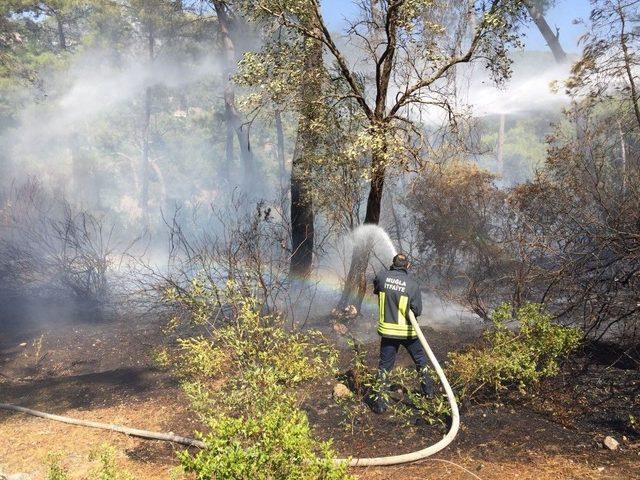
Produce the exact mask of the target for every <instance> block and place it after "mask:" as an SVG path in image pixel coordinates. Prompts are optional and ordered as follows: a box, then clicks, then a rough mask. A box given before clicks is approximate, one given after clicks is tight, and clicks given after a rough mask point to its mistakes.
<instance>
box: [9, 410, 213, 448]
mask: <svg viewBox="0 0 640 480" xmlns="http://www.w3.org/2000/svg"><path fill="white" fill-rule="evenodd" d="M0 409H3V410H13V411H15V412H21V413H26V414H28V415H33V416H35V417H41V418H46V419H48V420H54V421H56V422H62V423H68V424H69V425H78V426H81V427H90V428H99V429H101V430H111V431H112V432H119V433H124V434H125V435H129V436H132V437H140V438H146V439H149V440H160V441H163V442H173V443H180V444H182V445H187V446H190V447H198V448H204V447H205V444H204V442H202V441H200V440H196V439H194V438H189V437H182V436H180V435H174V434H173V433H161V432H150V431H148V430H140V429H138V428H128V427H123V426H121V425H113V424H109V423H100V422H92V421H90V420H79V419H77V418H71V417H64V416H62V415H53V414H51V413H45V412H40V411H38V410H32V409H30V408H25V407H19V406H17V405H11V404H9V403H0Z"/></svg>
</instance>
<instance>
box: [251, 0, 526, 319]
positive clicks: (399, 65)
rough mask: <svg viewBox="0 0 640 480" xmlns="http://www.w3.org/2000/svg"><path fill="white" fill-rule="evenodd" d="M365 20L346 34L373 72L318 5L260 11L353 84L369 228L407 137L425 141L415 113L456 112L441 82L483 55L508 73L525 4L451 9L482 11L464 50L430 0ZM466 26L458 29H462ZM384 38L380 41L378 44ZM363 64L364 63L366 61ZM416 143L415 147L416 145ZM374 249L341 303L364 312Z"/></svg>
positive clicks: (356, 267)
mask: <svg viewBox="0 0 640 480" xmlns="http://www.w3.org/2000/svg"><path fill="white" fill-rule="evenodd" d="M358 5H359V7H360V13H361V14H360V16H359V17H358V18H357V19H356V20H354V21H353V22H352V24H351V26H350V28H349V30H348V32H349V33H348V35H349V36H350V38H351V40H352V41H353V42H354V43H355V44H358V45H359V46H360V48H361V52H362V53H363V55H364V56H365V57H366V58H367V62H366V64H368V65H372V71H370V72H357V71H355V70H354V68H353V67H352V65H351V64H350V62H349V61H348V60H347V55H346V54H345V53H344V51H342V50H341V49H340V48H339V47H338V45H337V44H336V42H335V40H334V38H333V35H332V34H331V33H330V31H329V29H328V27H327V25H326V23H325V21H324V18H323V16H322V13H321V9H320V4H319V1H318V0H299V1H295V2H288V3H287V4H286V6H283V5H282V3H281V2H274V1H268V0H262V1H260V2H258V6H259V8H260V9H262V10H263V11H265V12H267V13H269V14H271V15H273V16H274V17H276V18H277V19H278V20H279V21H280V22H281V24H282V25H284V26H286V27H287V28H290V29H293V30H295V31H297V32H299V33H301V34H303V35H305V36H307V37H308V38H311V39H314V40H317V41H320V42H321V43H322V45H323V46H324V48H325V49H326V51H327V52H328V53H329V55H331V57H332V60H333V62H334V63H335V65H336V68H335V74H336V76H338V77H339V78H340V80H341V81H342V82H344V83H345V84H346V85H347V86H348V92H347V94H346V95H344V97H343V98H342V99H340V100H342V101H353V102H355V103H356V104H357V105H358V107H359V109H360V112H361V114H362V115H363V116H364V118H365V125H364V130H363V132H362V135H361V145H363V146H366V150H367V152H368V155H369V156H370V163H369V167H368V172H367V177H368V178H369V194H368V198H367V203H366V211H365V215H364V219H363V221H364V223H366V224H377V223H378V222H379V221H380V214H381V202H382V195H383V191H384V183H385V176H386V174H387V171H388V169H389V168H391V166H392V165H393V164H394V162H395V161H397V162H401V163H402V162H406V159H403V157H405V156H406V155H408V153H407V152H406V150H405V148H404V142H405V141H407V136H418V137H419V136H421V132H420V128H418V127H417V122H416V115H415V114H416V113H417V112H419V111H420V108H421V106H425V105H431V106H437V107H441V108H444V109H445V110H446V111H448V112H451V109H450V108H449V103H448V101H447V96H446V95H445V94H443V92H444V90H443V89H442V88H441V83H442V82H441V79H443V78H444V77H445V76H446V75H447V73H448V72H449V70H450V69H452V68H453V67H454V66H456V65H459V64H461V63H468V62H471V61H473V60H476V59H478V58H481V57H482V58H491V59H492V62H491V64H490V68H491V69H492V72H493V73H494V74H495V76H496V77H502V76H504V75H505V74H506V73H507V72H508V59H507V58H506V48H505V45H508V44H510V43H514V42H515V41H516V35H515V34H513V33H512V29H513V27H514V23H515V21H516V19H517V18H520V17H521V15H522V6H521V3H520V2H516V1H505V0H493V1H482V2H472V1H470V2H468V3H467V2H465V3H463V4H460V3H455V4H451V5H447V6H446V7H444V8H447V9H448V10H449V11H448V15H446V17H447V18H458V19H466V18H467V12H468V10H469V9H472V8H474V6H475V7H476V8H477V9H478V12H479V14H480V17H481V18H480V20H479V22H478V25H477V26H476V29H475V31H474V32H473V34H472V36H471V38H470V40H469V41H468V42H466V44H465V45H464V46H463V47H462V48H460V49H456V48H455V47H453V46H452V44H455V36H456V32H457V30H455V29H453V30H452V31H451V32H449V31H448V29H445V28H443V26H442V22H439V20H440V18H442V16H441V14H442V11H439V10H438V5H435V4H433V2H431V1H427V0H424V1H406V0H389V1H386V2H382V1H381V2H373V3H370V2H362V3H359V4H358ZM301 12H306V14H307V15H311V16H313V17H314V18H315V22H316V23H317V25H319V32H317V31H316V30H315V29H311V28H309V26H308V25H305V24H304V23H303V22H301V21H300V18H301V16H300V13H301ZM458 28H460V26H459V27H458ZM378 38H380V39H381V40H376V39H378ZM363 63H365V62H363ZM412 143H415V142H412ZM367 264H368V251H367V250H366V249H362V250H359V251H356V252H354V255H353V256H352V260H351V265H350V268H349V273H348V276H347V280H346V285H345V289H344V294H343V296H342V300H341V304H342V305H346V304H353V305H356V307H357V308H359V307H360V304H361V302H362V298H363V296H364V291H365V287H366V279H365V272H366V267H367Z"/></svg>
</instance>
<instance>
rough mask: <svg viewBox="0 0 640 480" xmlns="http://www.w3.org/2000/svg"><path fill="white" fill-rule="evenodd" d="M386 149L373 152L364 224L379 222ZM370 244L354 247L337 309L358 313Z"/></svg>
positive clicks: (365, 281)
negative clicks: (354, 310) (352, 307)
mask: <svg viewBox="0 0 640 480" xmlns="http://www.w3.org/2000/svg"><path fill="white" fill-rule="evenodd" d="M385 150H386V149H384V148H383V149H381V150H380V151H378V152H374V154H373V156H372V159H371V164H372V168H373V174H372V176H371V184H370V189H369V197H368V199H367V211H366V213H365V217H364V223H365V224H367V223H372V224H374V225H377V224H378V223H379V222H380V210H381V209H380V206H381V204H382V193H383V190H384V176H385V168H384V161H383V158H382V157H383V156H384V152H385ZM371 247H372V245H371V244H370V243H365V244H363V245H355V244H354V250H353V253H352V255H351V264H350V265H349V272H348V274H347V278H346V280H345V284H344V289H343V290H342V297H341V298H340V303H339V304H338V307H339V308H345V307H347V306H348V305H353V306H354V307H356V310H357V311H360V308H361V307H362V300H363V299H364V295H365V293H366V291H367V266H368V265H369V255H370V254H371Z"/></svg>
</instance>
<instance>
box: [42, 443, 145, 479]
mask: <svg viewBox="0 0 640 480" xmlns="http://www.w3.org/2000/svg"><path fill="white" fill-rule="evenodd" d="M61 461H62V454H60V453H52V454H50V455H49V457H48V459H47V464H48V469H47V476H46V480H69V479H70V476H69V475H70V473H69V469H68V468H67V467H64V466H63V465H61ZM89 461H91V462H94V463H95V464H96V466H95V467H94V468H93V469H92V470H91V473H90V474H89V475H88V476H87V477H86V478H87V480H134V477H133V476H132V475H131V474H129V473H128V472H126V471H125V470H123V469H122V468H121V467H120V466H119V465H118V462H117V461H116V450H115V448H114V447H112V446H109V445H103V446H102V447H100V448H99V449H97V450H94V451H93V452H91V454H90V455H89Z"/></svg>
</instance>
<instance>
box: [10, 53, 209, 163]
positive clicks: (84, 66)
mask: <svg viewBox="0 0 640 480" xmlns="http://www.w3.org/2000/svg"><path fill="white" fill-rule="evenodd" d="M111 56H112V53H111V52H109V51H88V52H85V53H84V54H83V55H82V56H80V57H79V58H78V59H76V61H75V62H74V63H73V64H72V65H71V66H70V67H69V68H68V69H66V70H64V71H62V72H57V73H50V74H49V75H45V77H44V78H43V79H42V83H43V85H44V86H45V87H44V88H45V91H44V93H41V94H39V95H38V93H36V92H32V93H33V94H34V95H35V97H36V101H34V102H33V103H31V104H28V105H26V106H25V108H24V109H23V110H22V111H21V112H20V115H19V116H18V118H17V119H16V126H15V127H14V128H12V129H10V130H9V131H8V132H7V133H5V136H8V137H9V139H10V142H9V143H10V145H11V147H12V154H11V155H12V156H13V157H14V158H15V157H25V156H27V157H28V156H30V154H34V156H39V155H40V154H41V153H42V151H43V147H46V148H50V146H51V145H56V146H58V147H66V146H68V145H67V142H68V139H69V136H70V135H71V134H74V133H83V132H86V131H87V130H89V129H90V128H91V127H95V126H96V123H98V122H99V121H101V120H104V119H105V118H108V117H109V116H114V115H117V114H118V113H119V109H122V108H123V107H124V108H126V107H130V106H131V104H132V102H135V101H136V100H138V99H140V98H141V97H142V96H143V95H144V92H145V89H146V88H147V87H165V88H168V89H182V88H184V87H187V86H190V85H193V84H195V83H197V82H200V81H203V80H209V79H211V78H216V77H217V76H218V75H219V72H220V71H221V69H220V66H219V62H218V60H217V59H216V58H215V57H212V56H206V57H203V58H200V59H198V60H197V61H195V62H193V63H191V64H188V65H187V64H185V62H184V61H180V60H178V59H172V58H163V59H162V60H161V61H157V62H154V63H141V62H138V61H135V59H130V60H129V61H126V62H125V63H123V64H121V65H114V63H113V62H112V61H110V57H111ZM5 140H6V139H5ZM49 153H51V152H49ZM50 156H51V155H49V157H50ZM43 160H44V159H43ZM43 163H46V162H44V161H43Z"/></svg>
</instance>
